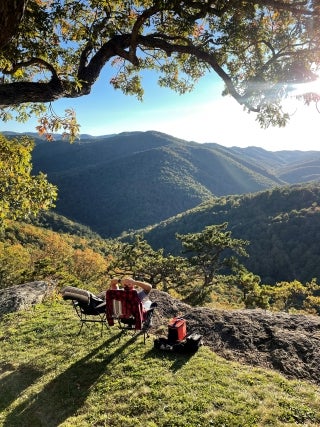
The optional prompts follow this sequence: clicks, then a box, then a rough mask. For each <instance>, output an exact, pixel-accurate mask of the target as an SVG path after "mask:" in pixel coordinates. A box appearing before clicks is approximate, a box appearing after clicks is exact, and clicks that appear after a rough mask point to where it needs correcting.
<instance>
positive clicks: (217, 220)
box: [137, 184, 320, 284]
mask: <svg viewBox="0 0 320 427" xmlns="http://www.w3.org/2000/svg"><path fill="white" fill-rule="evenodd" d="M319 206H320V186H319V185H318V184H307V185H306V184H305V185H295V186H288V187H280V188H277V189H274V190H267V191H263V192H259V193H255V194H247V195H243V196H228V197H220V198H217V199H215V200H211V201H208V202H206V203H203V204H201V205H200V206H197V207H196V208H194V209H190V210H189V211H187V212H184V213H182V214H180V215H177V216H175V217H172V218H169V219H167V220H166V221H163V222H161V223H160V224H157V225H155V226H153V227H148V228H145V229H142V230H138V231H137V232H138V233H142V234H143V235H144V238H145V239H146V240H147V241H148V242H149V243H150V244H151V246H152V247H154V248H155V249H158V248H165V251H166V252H167V253H173V254H176V255H177V254H179V253H181V249H182V248H181V246H180V242H179V241H178V240H177V239H176V238H175V234H176V233H180V234H187V233H194V232H200V231H201V230H203V228H204V227H205V226H207V225H211V224H221V223H223V222H225V221H226V222H228V228H229V229H230V230H231V231H232V236H233V237H236V238H241V239H245V240H248V241H249V242H250V245H249V246H248V248H247V252H248V254H249V258H244V259H242V262H243V263H244V264H245V266H246V267H247V268H248V270H249V271H252V272H254V273H255V274H257V275H259V276H260V277H261V279H262V283H270V284H272V283H275V282H279V281H282V280H283V281H290V280H295V279H297V280H300V281H302V282H306V281H311V280H312V278H315V277H316V278H320V265H319V262H318V260H319V256H320V252H319V251H320V249H319V245H318V242H319V239H320V209H319Z"/></svg>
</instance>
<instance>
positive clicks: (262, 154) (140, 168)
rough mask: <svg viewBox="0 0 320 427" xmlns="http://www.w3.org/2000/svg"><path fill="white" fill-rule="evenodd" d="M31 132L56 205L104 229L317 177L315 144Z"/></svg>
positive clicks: (36, 161)
mask: <svg viewBox="0 0 320 427" xmlns="http://www.w3.org/2000/svg"><path fill="white" fill-rule="evenodd" d="M5 134H7V136H18V135H19V134H17V133H11V135H10V133H9V132H6V133H5ZM31 136H32V137H33V138H34V139H35V141H36V146H35V149H34V152H33V168H34V170H33V172H34V173H37V172H39V171H42V172H44V173H46V174H47V175H48V179H49V181H50V182H53V183H55V184H56V185H58V187H59V199H58V201H57V207H56V210H55V211H56V212H57V213H59V214H62V215H64V216H66V217H68V218H70V219H72V220H74V221H76V222H79V223H81V224H84V225H86V226H88V227H90V228H91V229H92V230H93V231H95V232H97V233H99V234H100V235H101V236H103V237H116V236H119V235H121V233H123V232H124V231H127V230H135V229H140V228H144V227H146V226H149V225H154V224H157V223H159V222H160V221H164V220H165V219H167V218H170V217H172V216H175V215H177V214H179V213H182V212H185V211H186V210H188V209H192V208H194V207H196V206H197V205H199V204H201V203H203V202H205V201H207V200H210V199H212V198H216V197H220V196H224V195H235V194H246V193H255V192H258V191H262V190H265V189H268V188H274V187H277V186H283V185H286V184H288V183H290V184H291V183H300V182H305V181H306V180H316V181H317V180H318V179H319V177H320V152H316V151H312V152H302V151H279V152H269V151H267V150H264V149H262V148H258V147H248V148H239V147H224V146H221V145H219V144H216V143H205V144H200V143H197V142H194V141H185V140H182V139H179V138H175V137H173V136H170V135H167V134H164V133H161V132H156V131H148V132H124V133H121V134H117V135H104V136H95V137H93V136H90V135H82V136H81V140H80V141H77V142H75V143H74V144H70V143H68V142H67V141H62V140H58V139H57V140H56V141H55V142H53V143H52V142H46V141H43V140H40V139H39V138H38V137H37V136H36V135H35V134H31ZM56 137H57V136H56ZM57 138H58V137H57ZM318 170H319V174H318ZM309 178H310V179H309Z"/></svg>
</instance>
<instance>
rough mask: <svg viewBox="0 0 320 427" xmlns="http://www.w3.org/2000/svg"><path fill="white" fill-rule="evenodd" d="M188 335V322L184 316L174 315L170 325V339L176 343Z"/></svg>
mask: <svg viewBox="0 0 320 427" xmlns="http://www.w3.org/2000/svg"><path fill="white" fill-rule="evenodd" d="M186 335H187V322H186V320H185V319H183V318H182V317H174V318H173V319H171V320H170V322H169V325H168V341H169V342H170V343H175V342H179V341H183V340H184V339H185V338H186Z"/></svg>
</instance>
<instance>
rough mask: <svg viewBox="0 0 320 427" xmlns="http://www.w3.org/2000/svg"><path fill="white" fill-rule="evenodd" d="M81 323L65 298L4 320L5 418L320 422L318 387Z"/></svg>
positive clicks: (154, 424)
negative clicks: (163, 348)
mask: <svg viewBox="0 0 320 427" xmlns="http://www.w3.org/2000/svg"><path fill="white" fill-rule="evenodd" d="M78 328H79V322H78V321H77V319H76V317H75V314H74V312H73V310H72V307H71V306H70V304H69V303H67V302H63V301H61V300H59V299H56V300H51V301H47V302H46V303H44V304H39V305H37V306H35V307H34V308H33V309H32V310H28V311H23V312H17V313H12V314H8V315H6V316H4V317H3V319H2V322H1V324H0V340H1V356H0V367H1V373H0V425H1V426H6V427H10V426H11V427H13V426H15V427H16V426H30V427H31V426H32V427H37V426H45V427H54V426H58V425H59V426H64V427H75V426H77V427H79V426H80V427H82V426H83V427H87V426H88V427H89V426H90V427H91V426H108V427H112V426H117V427H131V426H132V427H196V426H199V427H200V426H201V427H207V426H208V427H209V426H215V427H222V426H228V427H240V426H241V427H244V426H246V427H250V426H268V427H270V426H292V427H293V426H297V425H305V426H309V427H315V426H319V425H320V405H319V403H318V402H319V398H320V388H319V387H316V386H314V385H312V384H309V383H308V382H304V381H292V380H287V379H286V378H284V377H283V376H281V375H279V374H277V373H274V372H273V371H268V370H263V369H258V368H252V367H250V366H244V365H240V364H237V363H232V362H227V361H225V360H224V359H222V358H220V357H218V356H217V355H216V354H215V353H213V352H212V351H211V350H210V349H209V348H207V347H202V348H200V350H199V351H198V352H197V353H196V354H195V355H193V356H192V357H187V356H185V355H174V354H171V353H163V352H158V351H156V350H155V349H154V348H153V339H152V337H150V338H149V339H148V340H147V342H146V344H145V345H144V344H143V339H142V337H137V338H136V339H132V338H130V337H129V336H126V337H122V338H121V340H120V341H119V340H118V330H117V328H112V329H108V330H107V329H105V331H104V332H103V335H102V336H101V335H100V328H99V327H97V325H91V327H90V329H87V328H85V330H84V331H83V333H82V334H81V335H80V336H76V334H77V331H78Z"/></svg>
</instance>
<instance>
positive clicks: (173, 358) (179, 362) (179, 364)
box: [145, 348, 195, 372]
mask: <svg viewBox="0 0 320 427" xmlns="http://www.w3.org/2000/svg"><path fill="white" fill-rule="evenodd" d="M194 354H195V353H188V354H183V353H175V352H174V351H167V350H158V349H156V348H153V349H151V350H150V351H148V352H147V353H146V354H145V358H148V357H150V358H152V359H159V358H161V359H164V358H165V359H167V360H169V361H170V362H172V364H171V366H170V367H169V369H170V370H171V371H173V372H177V371H178V370H179V369H181V368H183V366H184V365H185V364H186V363H187V362H188V361H189V360H190V359H191V357H192V356H193V355H194Z"/></svg>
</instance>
